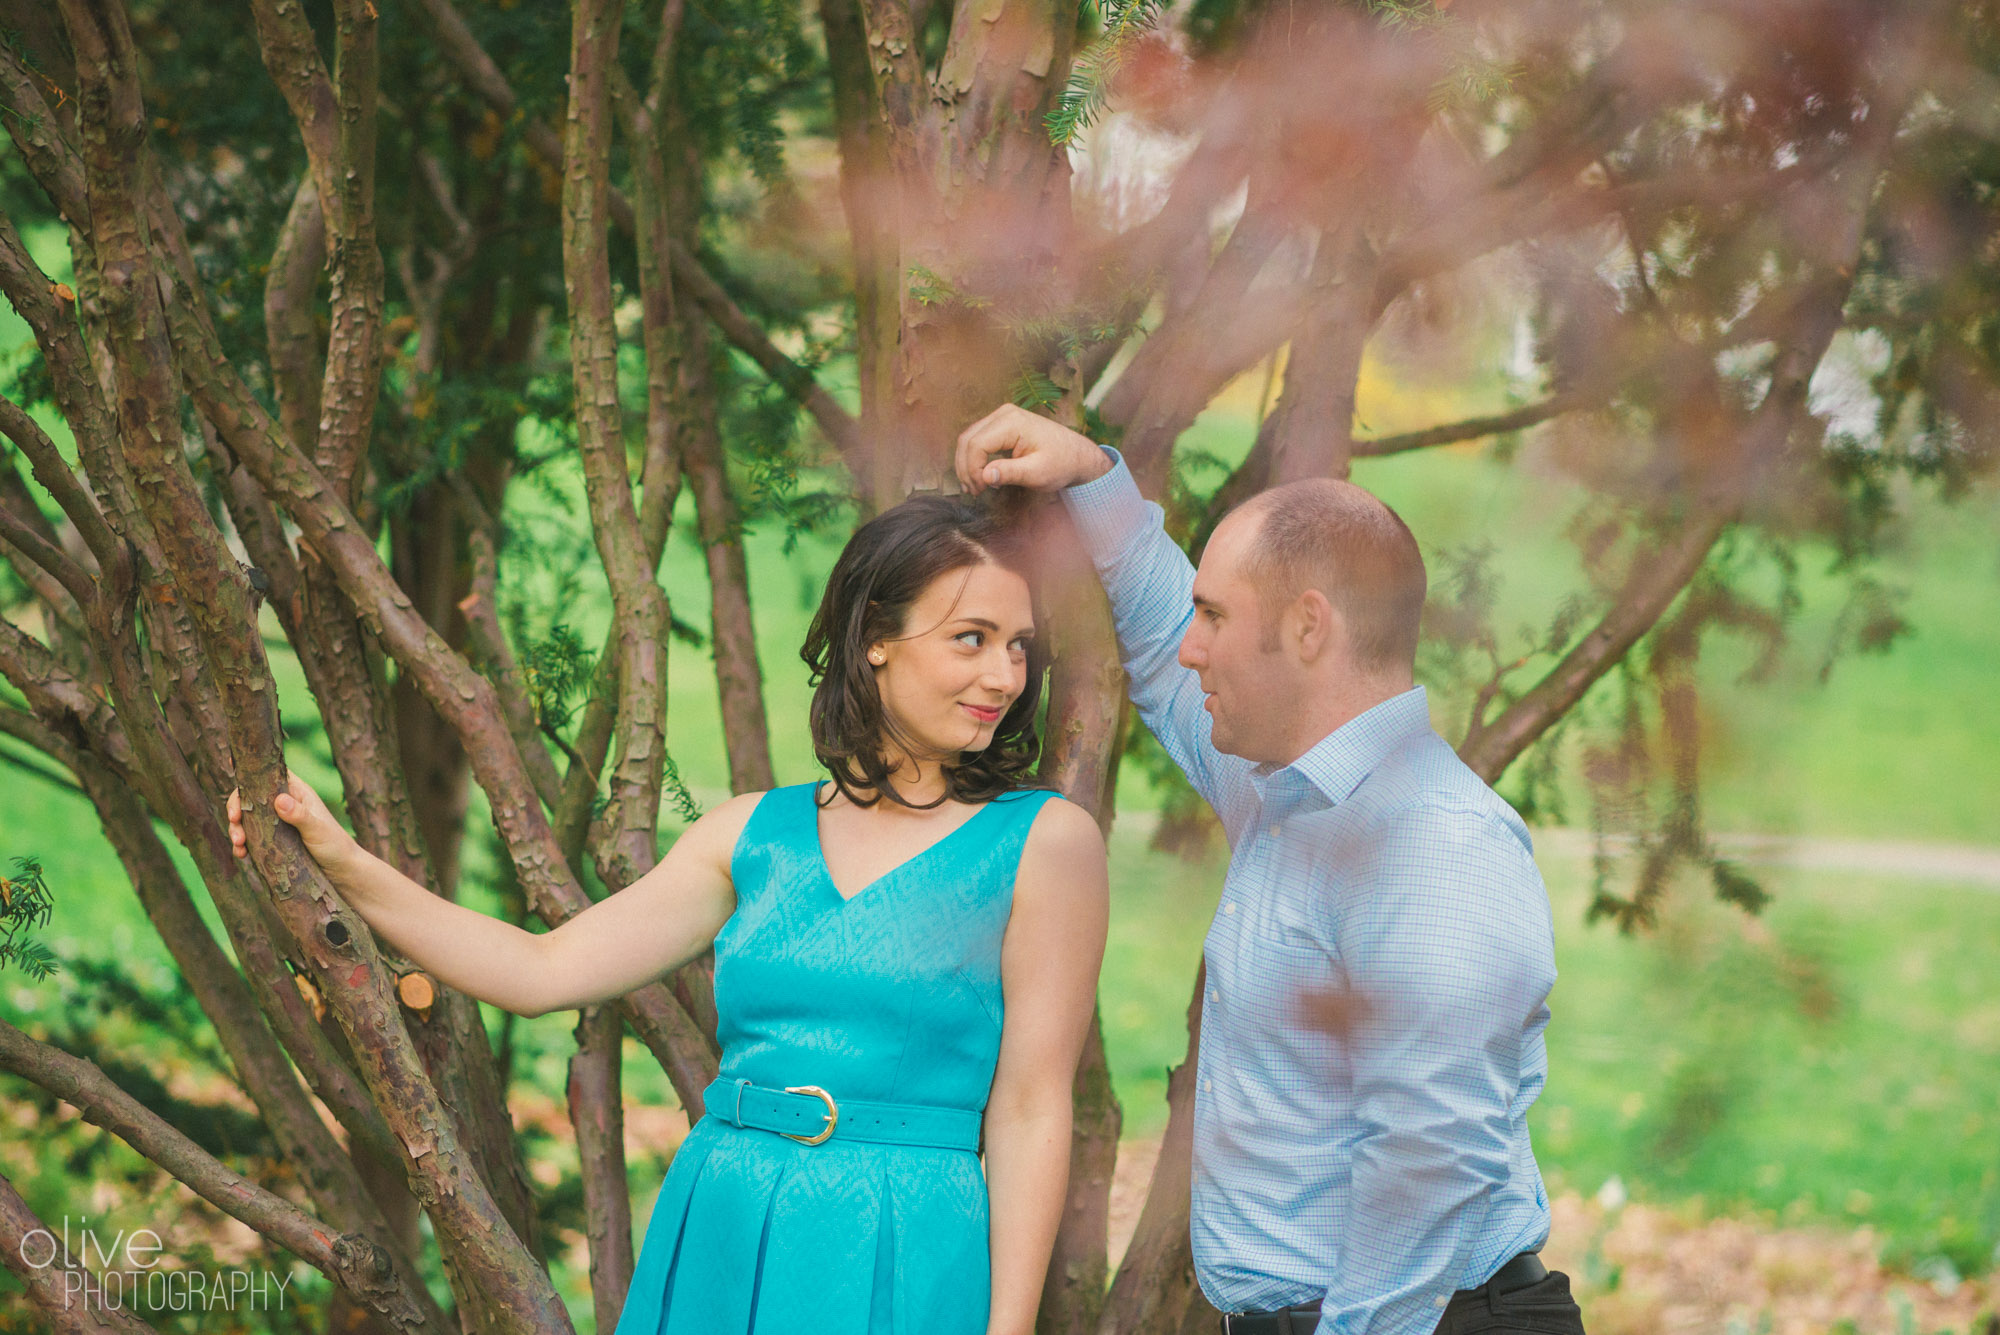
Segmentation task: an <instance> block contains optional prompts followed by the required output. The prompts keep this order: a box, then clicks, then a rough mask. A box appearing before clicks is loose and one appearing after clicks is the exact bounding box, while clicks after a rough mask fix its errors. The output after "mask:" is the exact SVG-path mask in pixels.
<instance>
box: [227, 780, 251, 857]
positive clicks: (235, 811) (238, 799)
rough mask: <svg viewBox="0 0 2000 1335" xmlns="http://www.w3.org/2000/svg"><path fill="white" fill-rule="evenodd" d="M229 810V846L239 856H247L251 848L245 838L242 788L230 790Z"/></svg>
mask: <svg viewBox="0 0 2000 1335" xmlns="http://www.w3.org/2000/svg"><path fill="white" fill-rule="evenodd" d="M228 811H229V846H230V848H231V849H232V850H233V851H234V852H235V854H236V856H237V857H239V858H240V857H245V856H247V855H248V854H249V851H250V850H249V848H248V847H247V845H246V844H245V842H244V838H243V794H242V792H241V791H240V790H238V789H235V788H231V789H230V790H229V804H228Z"/></svg>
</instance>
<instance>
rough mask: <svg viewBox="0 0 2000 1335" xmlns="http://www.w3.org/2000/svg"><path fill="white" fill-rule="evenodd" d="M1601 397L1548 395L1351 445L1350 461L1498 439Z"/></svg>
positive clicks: (1591, 404) (1585, 405)
mask: <svg viewBox="0 0 2000 1335" xmlns="http://www.w3.org/2000/svg"><path fill="white" fill-rule="evenodd" d="M1604 399H1605V395H1603V394H1601V393H1583V392H1580V391H1566V392H1563V393H1557V394H1551V395H1550V396H1549V397H1548V398H1546V399H1543V400H1542V401H1541V402H1540V403H1531V404H1528V405H1527V406H1526V407H1522V408H1514V409H1511V410H1509V411H1507V412H1504V413H1495V414H1493V415H1492V416H1490V417H1468V418H1466V419H1465V420H1464V421H1462V422H1448V423H1446V424H1444V425H1443V426H1433V427H1426V428H1424V429H1423V430H1421V431H1405V432H1402V433H1400V434H1398V435H1394V436H1375V437H1373V438H1366V439H1361V440H1357V441H1355V442H1354V457H1355V458H1357V459H1379V458H1382V457H1383V456H1385V455H1391V454H1406V453H1408V452H1409V451H1411V450H1427V449H1430V448H1432V447H1433V446H1437V445H1454V444H1457V443H1458V442H1459V441H1462V440H1478V439H1479V438H1480V437H1482V436H1499V435H1504V434H1505V433H1507V432H1509V431H1519V430H1521V429H1523V428H1524V427H1531V426H1534V425H1536V424H1537V423H1541V422H1546V421H1548V420H1549V419H1550V418H1554V417H1561V416H1563V415H1564V414H1565V413H1572V412H1575V411H1577V410H1578V409H1580V408H1588V407H1592V406H1594V405H1596V404H1600V403H1603V402H1604Z"/></svg>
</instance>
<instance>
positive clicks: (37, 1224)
mask: <svg viewBox="0 0 2000 1335" xmlns="http://www.w3.org/2000/svg"><path fill="white" fill-rule="evenodd" d="M0 1023H4V1022H0ZM37 1235H39V1236H37ZM44 1238H46V1239H47V1240H48V1241H47V1242H46V1243H44V1241H43V1239H44ZM44 1250H47V1251H48V1252H49V1253H50V1258H51V1259H50V1260H49V1261H47V1262H45V1263H42V1264H39V1265H38V1264H36V1263H35V1262H33V1261H31V1260H29V1259H28V1258H29V1257H30V1256H40V1255H41V1254H42V1253H43V1251H44ZM0 1262H4V1263H5V1264H6V1266H7V1268H8V1269H9V1270H11V1271H13V1272H14V1274H15V1275H16V1276H17V1277H18V1278H19V1279H20V1281H21V1286H22V1287H23V1288H25V1289H26V1290H27V1291H28V1300H29V1301H30V1302H32V1303H34V1305H35V1306H37V1307H39V1308H41V1309H42V1311H43V1313H44V1314H45V1315H46V1316H47V1317H48V1320H49V1328H50V1330H52V1331H54V1332H56V1335H156V1332H154V1331H153V1327H151V1326H149V1325H147V1324H146V1323H145V1322H143V1321H141V1320H140V1319H139V1318H138V1317H135V1316H133V1315H132V1314H131V1313H130V1312H128V1311H126V1310H125V1309H124V1306H123V1305H122V1304H121V1305H120V1306H117V1307H106V1306H105V1304H104V1298H103V1290H102V1288H101V1287H100V1286H99V1285H98V1284H97V1282H96V1281H97V1276H95V1275H93V1274H92V1273H91V1272H90V1271H89V1270H87V1269H85V1268H84V1267H82V1266H80V1265H77V1264H75V1263H74V1262H73V1261H72V1260H71V1259H70V1258H69V1257H67V1256H64V1255H62V1254H61V1249H60V1248H59V1247H58V1245H57V1243H56V1241H55V1234H54V1233H53V1232H51V1231H50V1229H49V1227H48V1225H46V1224H44V1223H43V1222H42V1221H41V1220H40V1219H38V1218H36V1217H35V1213H34V1211H32V1210H30V1209H29V1208H28V1203H27V1202H26V1201H24V1200H22V1199H21V1197H20V1194H19V1193H18V1192H16V1191H15V1190H14V1184H13V1183H11V1182H9V1181H8V1180H7V1179H6V1177H4V1176H0ZM93 1295H95V1300H94V1301H93ZM79 1299H80V1301H79Z"/></svg>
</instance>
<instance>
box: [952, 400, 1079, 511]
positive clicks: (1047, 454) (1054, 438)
mask: <svg viewBox="0 0 2000 1335" xmlns="http://www.w3.org/2000/svg"><path fill="white" fill-rule="evenodd" d="M1110 471H1111V460H1109V459H1107V458H1106V457H1105V455H1104V451H1103V450H1101V449H1099V448H1097V446H1096V445H1094V444H1093V443H1091V440H1090V438H1089V437H1088V436H1080V435H1078V434H1077V433H1076V432H1074V431H1071V430H1070V429H1069V428H1068V427H1066V426H1064V425H1062V424H1061V423H1060V422H1052V421H1050V420H1049V419H1048V418H1046V417H1042V416H1039V415H1037V414H1035V413H1031V412H1029V411H1028V410H1027V409H1026V408H1017V407H1015V406H1014V405H1013V404H1011V403H1007V404H1002V405H1001V406H1000V407H998V408H995V409H994V410H993V411H992V412H990V413H988V414H986V416H984V417H982V418H980V419H979V420H978V421H977V422H974V423H973V424H972V425H971V426H969V427H967V428H966V429H965V430H964V431H962V432H960V433H959V437H958V480H959V483H960V484H961V485H963V486H964V488H965V489H966V491H967V492H969V493H971V494H973V495H978V494H979V493H980V492H982V491H984V490H986V489H987V488H988V487H1026V488H1028V489H1029V490H1030V491H1060V490H1062V489H1063V488H1064V487H1073V486H1075V485H1076V484H1077V483H1079V482H1089V481H1091V480H1092V479H1094V478H1100V477H1103V476H1104V475H1105V474H1106V473H1108V472H1110Z"/></svg>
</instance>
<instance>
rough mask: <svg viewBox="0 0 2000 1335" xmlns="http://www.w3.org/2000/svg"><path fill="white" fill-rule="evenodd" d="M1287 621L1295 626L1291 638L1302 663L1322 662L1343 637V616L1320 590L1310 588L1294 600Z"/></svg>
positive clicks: (1292, 627) (1292, 628)
mask: <svg viewBox="0 0 2000 1335" xmlns="http://www.w3.org/2000/svg"><path fill="white" fill-rule="evenodd" d="M1287 619H1288V620H1289V621H1291V623H1292V625H1291V632H1292V633H1291V636H1290V639H1291V642H1292V643H1293V644H1294V645H1296V646H1297V648H1298V655H1299V660H1300V661H1301V662H1304V663H1315V662H1318V661H1319V660H1320V658H1322V657H1324V656H1325V655H1326V654H1327V653H1328V652H1329V651H1330V650H1331V649H1332V648H1333V647H1334V642H1335V640H1336V639H1338V638H1339V635H1340V625H1339V615H1338V614H1337V613H1336V612H1335V611H1334V610H1333V604H1332V603H1331V602H1328V601H1327V597H1326V595H1325V594H1323V593H1321V592H1320V591H1319V590H1318V589H1307V590H1306V591H1305V592H1304V593H1302V594H1300V595H1299V596H1298V597H1297V598H1296V599H1294V600H1293V602H1292V606H1291V610H1290V612H1289V613H1288V614H1287Z"/></svg>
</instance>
